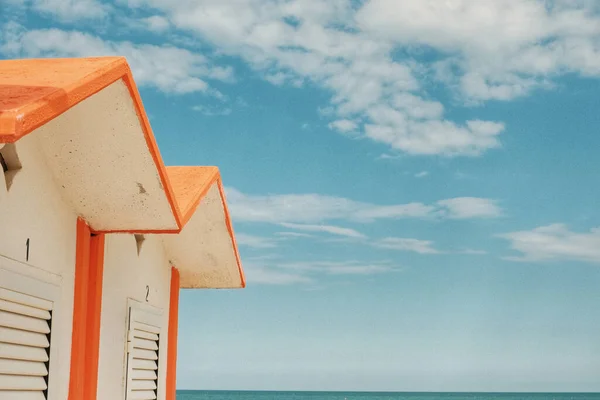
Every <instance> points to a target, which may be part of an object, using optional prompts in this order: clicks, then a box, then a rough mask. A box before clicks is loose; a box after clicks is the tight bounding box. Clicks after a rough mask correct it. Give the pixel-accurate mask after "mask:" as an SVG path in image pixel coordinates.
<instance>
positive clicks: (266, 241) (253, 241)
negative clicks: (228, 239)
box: [235, 233, 277, 249]
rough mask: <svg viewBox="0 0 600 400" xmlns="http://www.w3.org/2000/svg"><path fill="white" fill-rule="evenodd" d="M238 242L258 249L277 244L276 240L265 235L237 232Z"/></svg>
mask: <svg viewBox="0 0 600 400" xmlns="http://www.w3.org/2000/svg"><path fill="white" fill-rule="evenodd" d="M235 239H236V242H237V244H239V245H241V246H246V247H253V248H257V249H270V248H273V247H276V246H277V242H276V240H274V239H272V238H267V237H263V236H254V235H248V234H245V233H236V235H235Z"/></svg>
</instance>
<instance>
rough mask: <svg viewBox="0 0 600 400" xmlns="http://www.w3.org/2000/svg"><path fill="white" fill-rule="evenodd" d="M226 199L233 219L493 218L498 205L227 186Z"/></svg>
mask: <svg viewBox="0 0 600 400" xmlns="http://www.w3.org/2000/svg"><path fill="white" fill-rule="evenodd" d="M227 200H228V203H229V207H230V211H231V214H232V217H233V219H234V220H235V221H240V222H243V221H247V222H268V223H274V224H281V223H304V224H311V223H321V222H323V221H328V220H353V221H360V222H370V221H374V220H377V219H395V218H424V219H426V218H452V219H467V218H493V217H497V216H499V215H500V214H501V209H500V207H499V206H497V205H496V204H495V202H494V201H493V200H490V199H485V198H478V197H459V198H454V199H446V200H441V201H438V202H437V203H435V204H431V205H427V204H423V203H407V204H395V205H376V204H371V203H363V202H358V201H354V200H350V199H347V198H343V197H335V196H325V195H319V194H314V193H312V194H280V195H278V194H272V195H249V194H245V193H242V192H240V191H238V190H236V189H234V188H227Z"/></svg>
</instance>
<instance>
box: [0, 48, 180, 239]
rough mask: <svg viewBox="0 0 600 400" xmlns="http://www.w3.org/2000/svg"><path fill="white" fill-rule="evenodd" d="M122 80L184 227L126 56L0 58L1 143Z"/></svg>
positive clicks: (175, 211) (176, 219) (14, 138)
mask: <svg viewBox="0 0 600 400" xmlns="http://www.w3.org/2000/svg"><path fill="white" fill-rule="evenodd" d="M119 79H122V80H123V82H124V83H125V85H126V86H127V88H128V90H129V93H130V94H131V99H132V101H133V103H134V107H135V110H136V113H137V115H138V118H139V121H140V126H141V128H142V131H143V132H144V137H145V139H146V144H147V146H148V150H149V151H150V154H151V156H152V159H153V160H154V164H155V165H156V168H157V170H158V174H159V176H160V180H161V183H162V185H163V187H164V189H165V193H166V196H167V199H168V201H169V205H170V207H171V211H172V212H173V216H174V218H175V221H176V222H177V226H178V227H179V229H181V228H182V227H183V225H182V223H181V215H180V213H179V212H178V210H177V204H176V203H175V199H174V195H173V189H172V188H171V184H170V182H169V180H168V179H167V173H166V170H165V165H164V163H163V160H162V157H161V155H160V152H159V150H158V146H157V144H156V140H155V138H154V134H153V133H152V128H151V127H150V122H149V121H148V117H147V115H146V112H145V110H144V105H143V104H142V99H141V97H140V94H139V92H138V90H137V87H136V85H135V81H134V80H133V76H132V74H131V69H130V68H129V64H128V63H127V60H126V59H125V57H89V58H44V59H22V60H3V61H0V143H13V142H15V141H17V140H19V139H20V138H22V137H23V136H25V135H27V134H29V133H31V132H32V131H34V130H35V129H37V128H39V127H40V126H42V125H44V124H45V123H47V122H49V121H51V120H52V119H54V118H56V117H58V116H59V115H61V114H63V113H64V112H65V111H67V110H69V109H70V108H71V107H73V106H75V105H77V104H78V103H80V102H81V101H83V100H85V99H86V98H88V97H90V96H92V95H94V94H96V93H98V92H99V91H101V90H102V89H104V88H105V87H107V86H109V85H110V84H112V83H114V82H116V81H118V80H119Z"/></svg>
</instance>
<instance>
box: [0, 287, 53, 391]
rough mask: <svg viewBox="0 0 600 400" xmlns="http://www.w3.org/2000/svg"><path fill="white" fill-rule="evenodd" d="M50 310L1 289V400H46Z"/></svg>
mask: <svg viewBox="0 0 600 400" xmlns="http://www.w3.org/2000/svg"><path fill="white" fill-rule="evenodd" d="M52 306H53V303H52V302H51V301H49V300H45V299H41V298H38V297H34V296H30V295H27V294H23V293H20V292H15V291H12V290H8V289H5V288H1V287H0V399H2V400H46V399H47V398H48V393H47V389H48V365H49V360H50V332H51V327H52Z"/></svg>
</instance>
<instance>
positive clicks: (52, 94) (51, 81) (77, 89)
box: [0, 57, 129, 143]
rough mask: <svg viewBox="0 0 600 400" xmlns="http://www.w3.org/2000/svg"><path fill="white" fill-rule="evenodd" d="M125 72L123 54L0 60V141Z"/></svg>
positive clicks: (10, 138) (31, 127) (23, 132)
mask: <svg viewBox="0 0 600 400" xmlns="http://www.w3.org/2000/svg"><path fill="white" fill-rule="evenodd" d="M128 73H129V67H128V65H127V61H125V58H123V57H100V58H67V59H28V60H6V61H2V62H0V142H3V143H11V142H14V141H16V140H18V139H19V138H21V137H22V136H24V135H26V134H28V133H30V132H31V131H33V130H34V129H36V128H38V127H40V126H41V125H43V124H45V123H46V122H48V121H50V120H51V119H53V118H55V117H57V116H58V115H60V114H62V113H63V112H65V111H67V110H68V109H69V108H71V107H73V106H74V105H75V104H77V103H79V102H80V101H82V100H84V99H86V98H87V97H89V96H91V95H93V94H94V93H96V92H98V91H100V90H102V89H103V88H105V87H106V86H108V85H109V84H111V83H112V82H114V81H116V80H117V79H119V78H122V77H124V76H126V75H127V74H128Z"/></svg>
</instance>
